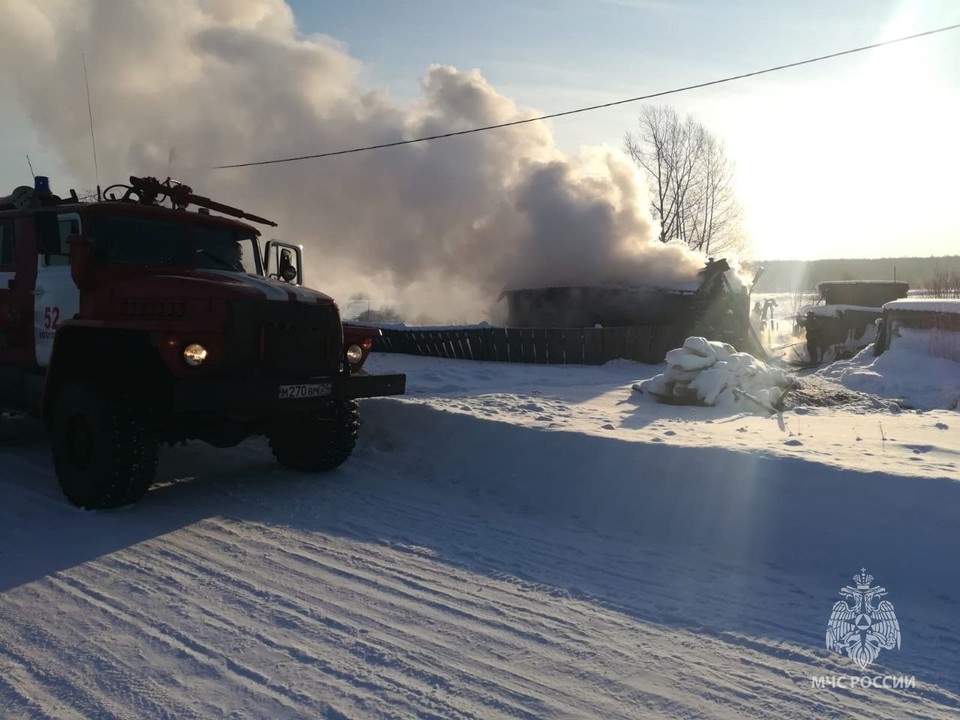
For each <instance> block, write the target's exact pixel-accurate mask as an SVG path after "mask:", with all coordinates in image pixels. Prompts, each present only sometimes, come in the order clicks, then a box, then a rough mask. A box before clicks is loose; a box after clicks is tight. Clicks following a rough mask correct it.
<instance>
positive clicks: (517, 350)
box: [506, 328, 523, 363]
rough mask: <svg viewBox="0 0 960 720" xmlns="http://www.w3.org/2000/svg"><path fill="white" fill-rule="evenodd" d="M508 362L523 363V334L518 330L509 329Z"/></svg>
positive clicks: (507, 332) (507, 331)
mask: <svg viewBox="0 0 960 720" xmlns="http://www.w3.org/2000/svg"><path fill="white" fill-rule="evenodd" d="M506 335H507V350H508V352H509V355H508V358H507V360H508V362H513V363H518V362H523V333H522V332H521V331H520V330H518V329H517V328H507V329H506Z"/></svg>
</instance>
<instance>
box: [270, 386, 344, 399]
mask: <svg viewBox="0 0 960 720" xmlns="http://www.w3.org/2000/svg"><path fill="white" fill-rule="evenodd" d="M332 389H333V386H332V385H331V384H330V383H317V384H312V385H281V386H280V399H281V400H306V399H307V398H316V397H324V396H325V395H329V394H330V391H331V390H332Z"/></svg>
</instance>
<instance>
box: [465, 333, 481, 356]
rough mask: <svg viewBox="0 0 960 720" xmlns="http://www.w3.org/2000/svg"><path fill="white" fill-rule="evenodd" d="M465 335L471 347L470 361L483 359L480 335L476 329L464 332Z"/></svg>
mask: <svg viewBox="0 0 960 720" xmlns="http://www.w3.org/2000/svg"><path fill="white" fill-rule="evenodd" d="M464 335H465V336H466V338H467V345H469V346H470V359H471V360H479V359H480V358H482V357H483V353H482V351H481V350H480V333H479V331H477V330H476V329H474V328H470V329H469V330H465V331H464Z"/></svg>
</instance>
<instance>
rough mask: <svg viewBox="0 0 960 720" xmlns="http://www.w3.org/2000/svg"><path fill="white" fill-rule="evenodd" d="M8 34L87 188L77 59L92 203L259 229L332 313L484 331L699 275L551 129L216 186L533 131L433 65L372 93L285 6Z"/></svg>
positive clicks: (610, 161)
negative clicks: (504, 314)
mask: <svg viewBox="0 0 960 720" xmlns="http://www.w3.org/2000/svg"><path fill="white" fill-rule="evenodd" d="M0 17H3V18H4V20H3V23H2V24H0V59H2V62H3V66H4V67H5V68H7V69H8V71H9V74H8V77H9V78H12V82H13V83H15V90H16V97H17V98H18V101H19V102H20V103H21V104H22V105H23V107H24V108H25V109H26V111H27V112H28V113H29V116H30V117H31V119H32V121H33V123H34V125H35V127H36V129H37V132H38V135H39V137H40V138H41V139H42V141H43V142H45V143H47V144H48V145H49V146H50V147H53V148H55V149H56V151H57V152H58V153H59V154H60V155H61V156H62V157H63V159H64V162H65V163H66V165H67V167H69V168H70V169H71V172H72V173H73V174H74V175H75V176H76V177H85V178H86V177H91V175H92V173H91V160H90V154H89V150H90V143H89V127H88V118H87V112H86V97H85V91H84V81H83V74H82V69H81V65H80V62H79V61H80V58H81V53H85V56H86V62H87V66H88V69H89V73H90V78H89V82H90V95H91V98H92V102H93V107H94V114H95V117H96V133H97V145H98V151H99V163H100V175H101V178H102V179H103V181H104V184H107V183H108V182H116V181H123V180H125V179H126V178H127V176H129V175H140V174H143V175H155V176H158V177H160V178H164V177H167V176H168V175H169V176H173V177H174V178H176V179H180V180H182V181H184V182H186V183H187V184H189V185H191V186H192V187H193V188H194V189H195V191H196V192H197V193H199V194H202V195H208V196H210V197H213V198H214V199H217V200H220V201H222V202H226V203H228V204H234V205H238V206H240V207H243V208H244V209H246V210H248V211H249V212H253V213H256V214H259V215H263V216H266V217H270V218H272V219H274V220H276V221H278V222H279V223H280V227H279V228H277V230H276V231H275V232H274V231H272V229H267V230H270V232H265V237H268V238H269V237H272V236H274V235H276V236H277V237H280V238H282V239H285V240H290V241H294V242H299V243H302V244H303V245H304V246H305V247H306V251H307V256H308V261H307V268H306V269H307V279H308V284H309V285H311V286H312V287H317V288H319V289H322V290H325V291H328V292H330V293H331V294H333V295H334V296H335V297H338V298H340V299H342V300H345V299H346V298H347V296H348V295H350V294H352V293H355V292H357V291H367V292H369V293H371V294H372V295H373V297H374V302H378V301H380V302H383V301H386V302H390V303H391V304H395V305H398V306H399V307H401V308H402V309H403V310H404V311H405V312H406V313H407V315H408V316H412V315H416V314H418V313H419V314H425V315H428V316H430V317H432V318H433V319H435V320H477V319H483V317H482V313H483V311H484V310H487V309H489V308H490V307H492V306H493V304H494V303H495V302H496V298H497V296H498V295H499V293H500V291H501V290H502V289H504V288H505V287H542V286H546V285H562V284H570V283H578V284H579V283H591V282H621V283H642V284H655V285H670V284H675V283H677V282H683V281H688V280H690V279H691V278H692V276H693V275H694V274H695V273H696V271H697V270H698V269H699V267H700V266H701V263H702V260H700V259H699V258H698V257H697V256H695V255H692V254H690V253H688V252H687V251H686V250H684V249H682V248H679V247H667V246H663V245H660V244H659V243H656V242H653V241H652V240H651V238H653V237H655V229H654V227H653V222H652V220H651V219H650V216H649V214H648V211H647V201H646V191H645V188H644V186H643V184H642V180H641V179H640V178H639V176H638V175H637V173H636V172H635V169H634V167H633V166H632V164H631V163H630V162H629V160H628V159H627V158H626V157H625V156H624V155H623V154H622V153H621V152H620V151H619V150H617V149H613V148H592V149H586V150H583V151H581V152H580V153H579V154H577V155H575V156H571V155H567V154H564V153H562V152H560V151H559V150H558V149H557V147H556V145H555V143H554V140H553V137H552V135H551V133H550V129H549V126H548V125H547V124H546V123H530V124H526V125H521V126H517V127H513V128H508V129H503V130H495V131H491V132H485V133H479V134H475V135H468V136H465V137H460V138H454V139H449V140H439V141H433V142H428V143H422V144H418V145H412V146H407V147H402V148H394V149H388V150H382V151H375V152H371V153H363V154H356V155H348V156H344V157H337V158H329V159H325V160H313V161H304V162H298V163H290V164H284V165H271V166H265V167H259V168H247V169H240V170H221V171H214V170H211V169H210V168H211V167H212V166H213V165H218V164H228V163H233V162H243V161H247V160H251V159H269V158H275V157H285V156H290V155H300V154H304V153H309V152H317V151H324V150H335V149H341V148H347V147H354V146H360V145H367V144H377V143H385V142H391V141H396V140H403V139H408V138H412V137H417V136H420V135H428V134H433V133H441V132H449V131H455V130H462V129H467V128H471V127H474V126H477V125H487V124H494V123H502V122H506V121H510V120H515V119H522V118H527V117H532V116H534V115H535V114H536V113H535V112H534V111H532V110H529V109H523V108H518V107H517V106H516V105H515V104H514V102H513V101H511V100H510V99H509V98H507V97H504V96H503V95H501V94H499V93H497V92H496V91H495V90H494V89H493V88H492V87H490V85H489V84H488V83H487V82H486V81H485V80H484V78H483V77H482V76H481V74H480V73H479V72H478V71H477V70H472V71H469V72H462V71H458V70H456V69H454V68H451V67H446V66H442V65H435V66H432V67H430V68H429V69H427V70H426V73H425V75H424V77H423V79H422V84H421V90H422V92H421V96H420V97H419V98H418V99H417V100H415V101H413V102H410V103H400V102H397V101H395V100H393V99H391V98H390V97H389V95H388V94H387V93H386V92H384V91H382V90H369V89H366V88H364V87H362V84H361V78H360V75H361V71H362V65H361V63H360V62H359V61H358V60H357V59H355V58H353V57H351V56H350V55H349V54H348V52H347V51H346V50H345V49H344V47H342V46H341V45H340V44H339V43H338V42H337V41H336V40H335V39H333V38H330V37H326V36H322V35H312V36H304V35H303V34H302V33H301V32H300V31H299V30H298V29H297V27H296V23H295V19H294V16H293V13H292V11H291V10H290V8H289V7H288V6H287V5H286V4H285V3H284V2H283V1H282V0H200V1H199V2H198V1H197V0H139V1H138V2H115V1H112V0H0ZM38 170H39V169H38ZM54 183H56V179H55V178H54ZM90 185H92V181H91V182H90ZM54 189H55V191H60V192H65V191H66V188H63V187H59V186H56V184H55V188H54Z"/></svg>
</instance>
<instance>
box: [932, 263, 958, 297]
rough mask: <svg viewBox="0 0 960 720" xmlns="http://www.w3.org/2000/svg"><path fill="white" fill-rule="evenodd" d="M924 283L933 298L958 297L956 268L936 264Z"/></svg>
mask: <svg viewBox="0 0 960 720" xmlns="http://www.w3.org/2000/svg"><path fill="white" fill-rule="evenodd" d="M926 285H927V287H926V290H927V293H928V294H930V295H932V296H933V297H935V298H960V272H958V271H957V270H946V269H944V268H941V267H940V266H939V265H938V266H937V267H936V268H935V269H934V271H933V277H931V278H930V279H929V280H927V283H926Z"/></svg>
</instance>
